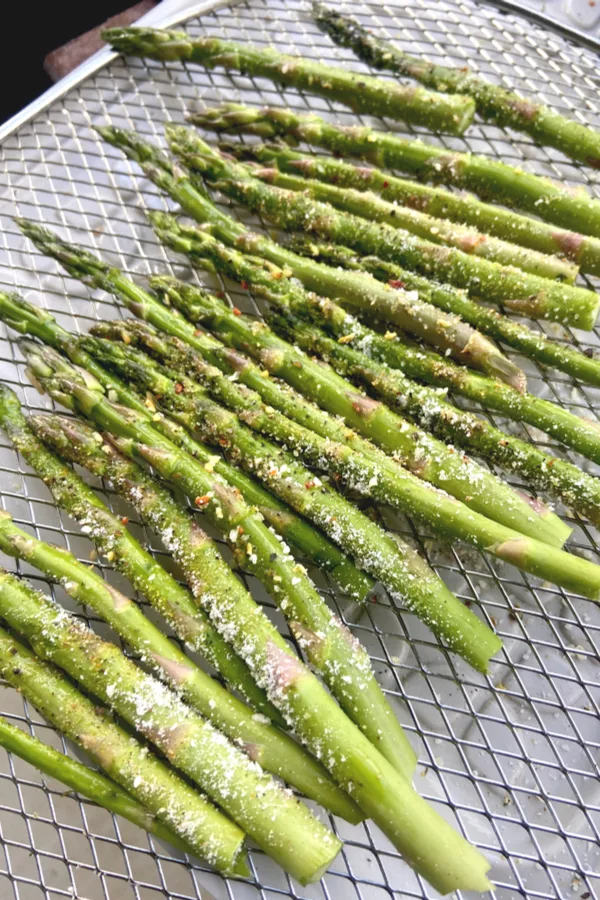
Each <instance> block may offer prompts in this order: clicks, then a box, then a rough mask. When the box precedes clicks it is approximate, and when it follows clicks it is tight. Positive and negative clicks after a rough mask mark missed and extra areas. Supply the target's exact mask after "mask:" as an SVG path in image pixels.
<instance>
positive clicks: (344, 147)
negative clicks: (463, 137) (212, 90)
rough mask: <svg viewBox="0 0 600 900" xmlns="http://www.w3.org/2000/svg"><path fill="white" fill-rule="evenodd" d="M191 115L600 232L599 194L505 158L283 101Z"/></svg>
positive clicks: (205, 123) (210, 125) (217, 127)
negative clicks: (336, 119)
mask: <svg viewBox="0 0 600 900" xmlns="http://www.w3.org/2000/svg"><path fill="white" fill-rule="evenodd" d="M188 118H189V120H190V121H191V122H194V123H195V124H196V125H200V126H202V128H205V129H208V130H211V129H212V130H213V131H219V132H224V133H229V134H256V135H258V136H259V137H261V138H273V137H279V136H281V137H287V138H292V139H293V140H296V141H306V143H308V144H313V145H314V146H317V147H323V148H325V149H326V150H331V151H332V152H334V153H336V154H337V155H338V156H342V157H346V156H355V157H359V158H362V159H364V160H367V161H368V162H372V163H374V164H375V165H376V166H379V167H381V168H389V169H398V170H399V171H401V172H408V173H409V174H410V175H413V176H415V177H416V178H417V179H418V180H419V181H425V182H428V181H429V182H434V183H441V184H450V185H454V186H455V187H459V188H467V190H471V191H474V192H475V193H476V194H478V195H479V196H480V197H481V198H482V199H483V200H491V201H493V202H495V203H502V204H504V206H508V207H511V208H516V209H521V210H524V211H525V212H530V213H533V214H534V215H535V216H539V217H540V218H541V219H543V220H544V221H546V222H554V223H556V225H558V226H559V227H560V228H561V229H569V230H571V231H580V232H582V233H583V234H587V235H592V236H593V237H600V200H596V199H593V198H592V197H591V196H590V195H589V194H588V193H587V191H585V190H584V189H579V190H578V191H577V192H574V191H573V190H572V189H571V188H570V187H569V186H567V185H562V184H559V183H557V182H554V181H551V180H550V179H549V178H543V177H541V176H540V175H532V174H531V173H530V172H525V171H523V170H522V169H517V168H514V167H513V166H509V165H507V163H503V162H501V161H500V160H495V159H488V158H487V157H485V156H477V155H475V154H472V153H460V152H458V151H448V150H447V149H446V148H443V147H435V146H433V144H426V143H425V142H424V141H407V140H405V139H404V138H401V137H399V136H398V135H396V134H391V133H389V132H383V131H376V130H374V129H373V128H368V127H365V126H360V127H359V126H350V127H344V126H340V125H335V124H333V123H331V122H327V121H326V120H325V119H322V118H321V117H320V116H317V115H314V114H311V113H309V114H305V115H298V114H297V113H294V112H292V110H290V109H280V108H277V107H263V108H262V109H256V108H253V107H249V106H243V105H242V104H239V103H227V104H224V105H223V106H220V107H217V108H216V109H207V110H202V112H196V113H193V114H192V115H190V116H189V117H188Z"/></svg>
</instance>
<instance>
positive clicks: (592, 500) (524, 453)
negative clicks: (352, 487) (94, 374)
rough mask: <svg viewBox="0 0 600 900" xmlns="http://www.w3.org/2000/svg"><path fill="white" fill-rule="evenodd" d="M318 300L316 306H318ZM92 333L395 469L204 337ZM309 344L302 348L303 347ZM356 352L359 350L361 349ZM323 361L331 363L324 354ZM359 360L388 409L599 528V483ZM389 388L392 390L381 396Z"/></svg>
mask: <svg viewBox="0 0 600 900" xmlns="http://www.w3.org/2000/svg"><path fill="white" fill-rule="evenodd" d="M307 299H308V300H310V301H312V299H313V298H312V296H311V295H309V297H308V298H307ZM317 302H319V301H318V300H317ZM320 302H321V303H322V304H326V312H325V313H324V316H323V317H324V318H325V319H326V318H327V315H328V314H329V313H330V314H331V315H332V316H333V318H334V320H335V321H336V322H337V316H336V315H335V312H336V308H335V307H333V308H332V309H331V310H330V304H329V302H327V301H322V300H321V301H320ZM337 309H339V307H338V308H337ZM338 315H339V318H340V320H341V321H342V322H344V323H345V326H346V328H347V331H344V334H350V333H353V330H352V329H353V325H352V322H353V320H352V318H351V317H350V316H348V314H347V313H343V312H340V313H339V314H338ZM342 316H343V317H344V318H343V319H342ZM282 322H283V326H284V327H287V328H288V329H290V328H291V327H292V322H291V321H290V320H289V319H288V318H287V317H286V319H282ZM278 324H279V323H278ZM294 327H297V328H298V329H300V332H301V335H302V337H303V339H304V337H305V336H306V337H308V335H309V333H310V332H309V329H307V328H306V327H305V323H300V322H296V323H294ZM315 331H316V329H315ZM92 333H93V334H95V335H98V336H99V337H107V338H109V339H110V340H113V341H114V340H117V341H122V342H123V343H125V344H127V345H128V346H131V345H133V346H136V347H140V348H142V349H144V350H145V351H146V352H147V353H149V354H150V355H151V356H152V357H153V358H156V359H158V360H159V361H160V362H163V363H166V364H167V365H168V366H169V367H171V368H172V369H174V370H176V371H177V372H178V373H179V372H182V373H184V374H188V375H189V374H190V373H194V372H195V371H196V368H197V367H198V366H199V367H200V371H203V370H204V368H205V364H204V360H207V361H208V362H210V363H211V364H212V365H214V366H217V367H218V368H219V369H220V370H221V371H222V372H225V374H226V375H229V376H233V377H234V378H237V379H239V381H240V383H242V384H244V385H246V386H247V387H249V388H251V389H253V390H255V391H257V392H258V393H259V394H260V396H261V398H262V400H263V402H264V403H267V404H268V405H269V406H271V407H274V408H275V409H278V410H279V411H280V412H284V413H285V414H286V416H288V417H289V418H291V419H293V420H294V421H295V422H297V423H298V424H300V425H304V426H305V427H307V428H310V429H311V431H314V432H316V433H317V434H319V435H321V436H322V437H326V438H329V439H330V440H332V441H335V442H337V443H342V444H348V445H350V446H351V447H353V448H354V449H355V450H358V451H359V452H360V453H361V454H363V455H366V456H373V455H374V456H375V458H376V460H377V462H378V463H379V464H380V465H388V466H391V467H392V468H393V469H395V467H396V466H397V463H396V462H395V461H393V460H390V459H389V457H388V456H386V454H385V453H383V452H382V451H381V450H379V449H378V448H376V447H375V445H374V444H371V442H370V441H366V440H365V439H364V438H362V437H361V436H360V435H358V434H356V432H352V431H350V429H348V428H346V426H345V425H343V424H342V423H340V422H339V420H338V419H337V418H334V417H332V416H330V415H328V414H327V413H326V412H325V411H324V410H321V409H320V408H319V407H318V406H316V405H315V404H314V403H312V402H310V401H308V400H306V399H305V398H304V397H303V396H302V395H301V394H298V393H297V392H296V391H295V390H293V388H290V387H289V386H288V385H285V384H282V383H281V382H279V381H278V380H277V379H273V378H271V377H270V376H269V374H268V372H266V371H265V370H264V369H262V368H261V367H260V366H258V365H256V364H255V363H253V362H252V361H251V360H250V359H249V358H248V357H247V356H244V355H243V354H241V353H239V352H238V351H237V350H233V349H231V348H228V347H226V346H225V345H223V344H222V343H221V342H220V341H218V340H216V339H215V338H213V337H212V336H210V335H208V334H199V333H197V332H196V333H195V336H194V343H193V345H192V344H191V343H190V344H188V343H184V341H183V340H181V339H180V338H178V337H173V336H171V337H167V336H165V335H163V334H160V333H158V332H157V331H155V330H154V329H153V328H152V327H151V326H149V325H147V324H146V323H144V322H139V321H136V320H131V319H130V320H127V321H125V322H123V321H121V320H119V321H116V322H104V323H101V324H98V325H95V326H94V327H93V329H92ZM279 333H280V334H281V333H282V331H281V330H280V332H279ZM316 333H317V334H318V336H319V338H321V339H322V338H324V337H325V336H324V335H323V333H322V332H317V331H316ZM353 343H354V341H353ZM308 346H309V345H308V344H306V345H305V349H307V348H308ZM343 346H344V345H343V344H342V345H340V344H339V343H338V344H337V345H336V347H335V351H336V352H335V353H334V352H333V350H332V351H331V356H332V361H333V362H335V357H336V356H337V351H338V348H339V347H343ZM360 346H361V347H362V346H363V345H362V343H361V344H360ZM199 353H200V354H201V355H200V356H199ZM326 355H327V358H329V354H326ZM361 362H362V365H361V367H360V369H357V370H356V373H355V375H356V377H359V378H362V379H363V380H367V376H368V375H369V373H371V372H372V376H370V377H369V378H368V380H367V383H368V384H370V385H371V386H372V387H373V388H374V389H375V390H379V391H380V392H381V393H382V395H383V396H384V397H385V398H386V400H389V402H390V403H391V404H392V405H394V406H398V407H399V408H402V409H404V410H405V411H406V412H407V413H409V415H410V416H411V418H413V419H414V420H415V421H416V422H417V423H418V424H420V425H422V426H424V427H425V428H427V430H429V431H431V432H432V433H433V434H435V435H436V436H437V437H439V438H441V439H443V440H447V441H452V442H454V443H455V444H457V445H459V446H466V447H469V448H470V449H472V450H473V451H474V452H475V453H478V454H479V455H480V456H483V457H485V458H486V459H487V460H488V461H490V462H494V463H497V464H498V465H501V466H502V467H503V468H505V469H509V470H511V471H514V472H518V473H519V474H521V475H523V476H524V477H525V478H526V479H528V480H529V481H530V482H531V483H532V484H534V485H535V487H536V488H537V489H538V490H544V491H546V490H547V491H550V492H551V493H554V495H555V496H557V497H560V498H561V499H562V500H563V501H564V502H565V503H567V504H568V505H569V506H571V507H572V508H573V509H575V510H577V511H578V512H580V513H582V514H583V515H586V516H588V518H590V519H591V521H592V522H594V524H600V481H599V480H598V479H597V478H593V477H592V476H590V475H586V474H585V473H584V472H582V471H581V470H580V469H579V468H578V467H577V466H574V465H573V464H571V463H568V462H565V461H564V460H562V459H558V458H557V457H552V456H548V454H546V453H544V452H542V451H541V450H539V449H538V448H537V447H535V446H534V445H532V444H529V443H527V442H526V441H522V440H519V439H518V438H515V437H513V436H512V435H508V434H505V433H504V432H502V431H500V430H499V429H497V428H494V427H493V426H492V425H490V424H489V423H488V422H487V421H486V420H485V419H480V418H479V417H477V416H475V415H473V414H472V413H469V412H465V411H464V410H461V409H457V408H456V407H454V406H453V405H452V404H451V403H449V402H447V401H446V400H445V399H444V397H443V396H441V394H440V392H439V391H438V390H432V389H431V388H429V387H425V386H423V385H418V384H416V383H414V382H411V381H409V379H407V378H403V376H402V374H401V373H400V372H394V373H393V376H392V377H388V374H389V372H388V370H387V369H386V368H385V367H384V366H382V365H381V364H380V365H376V366H375V367H373V369H371V365H370V362H367V361H366V360H362V361H361ZM342 366H344V368H342ZM345 366H346V363H345V362H343V361H342V363H341V364H339V367H338V372H344V371H347V369H346V368H345ZM400 382H401V383H400ZM388 385H389V391H388V390H386V388H387V386H388ZM559 528H560V520H559V519H557V536H558V534H559V533H560V532H559V531H558V529H559ZM564 529H565V535H566V536H567V537H568V533H569V530H568V529H567V526H566V525H565V526H564Z"/></svg>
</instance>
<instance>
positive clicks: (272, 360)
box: [152, 220, 566, 546]
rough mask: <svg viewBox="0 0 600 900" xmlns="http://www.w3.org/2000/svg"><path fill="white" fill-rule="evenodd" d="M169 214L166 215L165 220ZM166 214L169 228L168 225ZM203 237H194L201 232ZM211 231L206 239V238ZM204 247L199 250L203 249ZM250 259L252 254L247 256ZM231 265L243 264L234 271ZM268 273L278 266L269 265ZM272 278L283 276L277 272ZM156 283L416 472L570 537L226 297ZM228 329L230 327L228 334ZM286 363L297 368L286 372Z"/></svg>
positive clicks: (537, 530)
mask: <svg viewBox="0 0 600 900" xmlns="http://www.w3.org/2000/svg"><path fill="white" fill-rule="evenodd" d="M163 221H164V220H163ZM171 224H172V223H170V222H169V230H170V232H171ZM180 234H181V232H178V238H177V246H178V249H180V250H185V251H186V252H191V253H192V258H193V260H194V262H195V263H196V264H197V265H204V264H205V259H204V257H205V254H207V253H210V256H211V258H210V263H211V264H212V263H213V262H218V263H219V265H221V264H223V268H222V269H221V270H222V271H224V272H226V273H227V274H232V275H233V277H234V278H235V277H237V278H240V277H243V276H241V274H240V272H239V270H238V265H243V264H244V260H246V259H247V258H246V257H244V256H243V255H241V254H234V252H233V251H231V250H227V249H226V248H223V250H224V251H225V252H224V253H222V254H221V252H220V249H219V248H220V245H219V244H218V242H215V241H212V240H211V238H210V237H206V236H205V235H203V234H201V233H200V232H198V231H195V230H194V229H190V236H191V240H189V241H188V240H187V237H186V238H185V246H184V244H183V243H182V241H183V238H181V240H180V237H179V235H180ZM197 235H200V240H199V241H196V236H197ZM205 237H206V239H205ZM199 254H202V255H201V256H200V255H199ZM248 263H249V267H250V265H251V264H252V260H248ZM234 270H235V271H236V272H238V274H237V275H235V274H234ZM266 274H267V277H269V275H270V277H272V275H273V272H272V271H270V270H269V269H267V272H266ZM272 280H273V282H276V281H278V280H279V279H278V277H277V272H276V273H275V278H274V279H272ZM152 285H153V287H155V288H156V289H157V290H161V291H162V292H163V294H165V295H166V296H167V297H168V299H169V300H170V302H171V303H172V304H173V305H175V306H176V307H178V308H179V309H181V310H182V311H183V312H184V314H185V315H186V316H187V317H188V318H189V319H190V320H191V321H193V322H195V323H199V324H205V325H207V326H209V327H210V329H211V330H212V331H217V332H218V335H219V337H221V338H222V339H224V340H226V342H228V341H229V340H230V337H229V335H230V334H233V335H235V338H234V341H238V338H239V341H238V343H236V344H235V346H237V348H238V349H241V350H242V351H248V352H250V353H251V354H252V355H253V356H255V357H256V358H258V359H259V361H260V362H261V364H262V365H263V366H264V367H265V368H267V369H269V370H270V371H273V372H274V374H282V368H283V370H284V371H285V372H286V374H285V380H287V381H289V382H290V383H291V384H292V386H293V387H296V388H298V390H300V391H301V392H302V393H303V392H305V391H306V387H305V388H304V389H303V388H302V382H303V376H305V377H306V378H307V379H309V380H310V382H311V385H312V387H311V391H312V390H313V389H314V391H316V392H317V393H316V394H315V393H310V396H311V397H312V398H313V399H316V400H317V402H318V403H319V405H323V404H326V405H327V409H328V410H329V412H332V413H333V414H334V415H341V416H343V417H344V419H345V420H346V423H347V424H348V425H350V427H351V428H354V429H355V430H357V431H359V432H361V433H362V434H364V435H365V436H366V437H369V438H372V439H373V440H374V442H375V443H378V442H380V443H381V442H383V446H385V447H386V449H388V450H390V451H391V452H392V453H397V454H399V455H400V456H401V457H402V458H403V460H404V462H405V464H406V466H407V468H410V469H411V470H412V471H414V472H415V474H418V475H419V476H420V477H422V478H424V479H425V480H426V481H430V482H432V483H433V484H435V485H436V486H437V487H440V488H442V489H443V490H445V491H447V492H448V493H451V494H452V495H453V496H455V497H456V498H457V499H459V500H462V501H463V502H464V503H466V504H467V505H468V506H471V507H472V508H473V509H475V510H476V511H477V512H480V513H481V514H482V515H486V516H488V518H491V519H494V520H495V521H498V522H501V523H502V524H504V525H506V526H507V527H508V528H513V529H514V530H515V531H519V532H521V533H522V534H527V535H528V536H529V537H534V538H536V539H539V540H543V541H544V542H545V543H549V544H553V545H558V546H562V544H563V543H564V540H565V539H566V535H565V529H564V526H563V525H562V523H561V522H560V520H559V519H558V517H557V516H555V515H553V514H551V513H550V511H549V510H548V509H544V508H541V509H540V510H539V514H538V512H536V511H534V510H533V509H532V507H531V506H530V505H529V504H528V503H527V500H526V499H525V498H523V497H521V496H518V495H517V494H516V492H515V491H513V490H512V489H511V488H509V487H508V486H507V485H506V484H504V483H503V482H501V481H500V480H499V479H498V478H496V477H495V476H493V475H492V474H491V473H490V472H489V471H487V470H486V469H484V468H483V467H481V466H479V465H477V464H476V463H474V462H472V461H471V460H469V459H466V458H462V459H461V458H459V457H457V456H456V454H454V453H453V452H452V450H451V448H450V449H449V448H447V447H446V446H445V444H443V443H442V442H441V441H437V440H436V439H434V438H432V437H431V436H430V435H428V434H425V433H424V432H423V431H421V430H420V429H418V428H416V427H415V426H414V425H412V424H411V423H410V422H408V421H406V420H404V419H402V418H400V417H399V416H398V415H396V414H392V413H390V412H389V410H386V409H385V408H384V407H382V406H381V404H374V402H373V400H371V398H370V397H368V396H366V395H365V394H364V393H361V392H360V391H358V390H357V389H356V387H355V386H354V385H352V384H351V383H350V382H348V381H346V380H344V379H342V378H336V376H335V375H334V373H333V372H331V371H330V370H327V369H324V368H323V366H321V365H319V364H318V363H314V364H313V363H312V362H311V361H310V360H309V359H307V358H306V357H305V356H304V355H302V356H301V358H298V357H296V356H295V354H294V351H293V348H292V347H290V346H289V344H287V343H286V342H285V341H281V340H279V339H278V338H277V337H276V336H275V335H274V334H273V333H272V332H270V330H269V329H268V328H266V326H264V325H262V324H261V323H259V322H256V321H255V320H251V319H248V318H246V317H245V316H239V315H236V314H235V312H233V311H232V310H230V309H229V308H228V307H227V306H226V304H224V303H222V302H220V301H219V300H218V299H217V298H215V297H211V296H210V295H208V294H206V292H203V291H198V290H197V289H195V288H193V287H192V286H191V285H183V284H181V283H177V282H176V281H175V282H174V281H173V280H172V279H164V278H161V277H160V276H159V277H158V278H155V279H153V280H152ZM223 335H227V337H226V338H223ZM288 369H291V370H293V371H292V372H291V373H288V371H287V370H288ZM321 378H323V379H325V378H327V379H329V382H328V388H327V390H326V391H321V386H320V385H321Z"/></svg>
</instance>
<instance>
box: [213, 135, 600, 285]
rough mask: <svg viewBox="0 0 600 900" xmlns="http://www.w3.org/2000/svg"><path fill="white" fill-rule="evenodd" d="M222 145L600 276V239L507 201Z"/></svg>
mask: <svg viewBox="0 0 600 900" xmlns="http://www.w3.org/2000/svg"><path fill="white" fill-rule="evenodd" d="M220 146H221V148H222V149H223V150H224V151H225V152H227V153H231V154H233V155H234V156H235V157H236V158H237V159H242V160H243V159H249V160H253V161H258V162H261V163H263V164H264V165H267V166H269V167H272V166H277V168H278V169H279V170H280V171H281V172H288V173H289V174H290V175H301V176H303V177H304V178H315V179H318V180H319V181H324V182H326V183H327V184H335V185H337V186H338V187H347V188H353V189H355V190H358V191H375V192H376V193H377V194H381V195H382V196H383V197H385V199H386V200H388V201H389V202H391V203H396V204H399V205H400V206H403V207H408V208H409V209H415V210H419V211H421V212H423V213H427V214H428V215H430V216H435V217H437V218H441V219H449V220H450V221H451V222H460V223H461V224H464V225H470V226H471V227H472V228H475V229H477V231H479V232H480V233H481V234H482V235H484V236H488V237H489V236H490V235H492V236H494V237H497V238H501V239H502V241H504V242H509V245H510V246H512V245H514V244H518V245H519V246H520V247H527V248H529V249H530V250H536V251H537V252H538V253H542V254H546V255H550V256H553V255H555V254H558V255H559V256H560V257H561V258H562V259H566V260H569V261H571V262H572V263H574V264H575V265H577V266H578V268H579V270H580V271H581V272H583V273H589V274H590V275H600V240H599V239H598V238H595V237H589V236H588V235H584V234H578V233H576V232H573V231H559V230H558V229H556V228H555V227H554V226H552V225H548V224H547V223H546V222H542V221H540V220H539V219H530V218H529V217H528V216H522V215H519V213H516V212H514V211H513V210H510V209H504V208H503V207H502V206H494V205H492V204H491V203H484V202H483V201H482V200H479V199H478V198H477V197H475V196H474V195H473V194H464V193H462V192H461V193H460V194H458V193H452V191H449V190H446V189H444V188H440V187H434V186H431V185H426V184H421V183H420V182H418V181H410V180H408V179H406V178H400V177H398V176H397V175H392V174H390V173H389V172H383V171H382V170H381V169H377V168H372V167H368V166H359V165H355V164H353V163H351V162H348V161H347V160H345V159H338V158H337V157H335V156H315V155H312V154H307V153H301V152H299V151H297V150H293V149H292V148H291V147H288V146H287V145H286V144H284V143H272V144H268V143H267V144H256V143H252V144H249V143H245V144H242V143H237V142H236V143H232V142H229V141H222V142H221V144H220Z"/></svg>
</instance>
